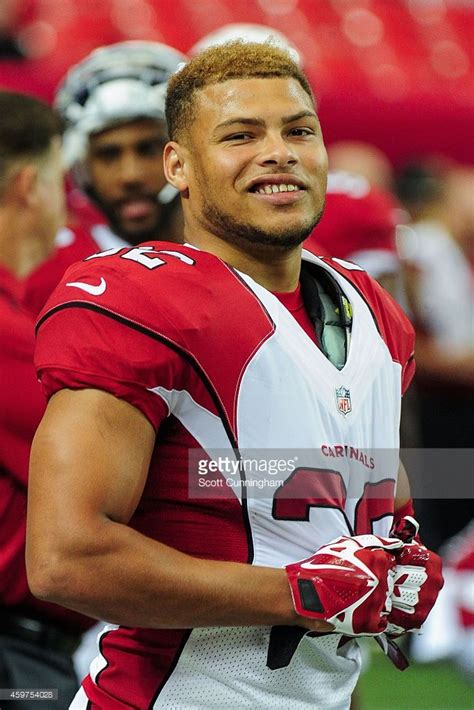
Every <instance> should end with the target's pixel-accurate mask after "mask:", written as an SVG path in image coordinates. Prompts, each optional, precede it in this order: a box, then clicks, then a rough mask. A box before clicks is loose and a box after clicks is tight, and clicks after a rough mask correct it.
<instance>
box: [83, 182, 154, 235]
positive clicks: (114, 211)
mask: <svg viewBox="0 0 474 710" xmlns="http://www.w3.org/2000/svg"><path fill="white" fill-rule="evenodd" d="M87 194H88V196H89V197H90V198H91V200H92V201H93V202H94V204H95V205H96V207H98V208H99V210H100V211H101V212H102V213H103V214H104V216H105V217H106V218H107V222H108V223H109V225H110V228H111V230H112V231H113V232H114V233H115V234H116V235H117V236H119V237H121V239H124V240H125V241H126V242H128V243H129V244H133V245H135V244H140V243H141V242H149V241H153V240H156V239H165V236H163V228H164V226H165V223H166V219H167V216H168V215H167V212H168V210H166V207H167V205H163V206H162V205H160V206H159V209H158V210H157V217H156V220H154V222H153V224H151V225H150V226H148V227H143V228H141V229H140V228H137V229H133V230H132V229H127V228H126V227H125V226H124V225H123V222H122V220H121V219H120V216H119V207H118V203H117V204H115V203H113V204H112V203H110V202H106V201H105V200H102V199H101V197H100V196H99V195H98V194H97V193H96V192H95V191H94V190H93V188H91V187H89V188H88V189H87ZM136 197H140V198H145V199H149V200H150V201H152V202H153V204H155V199H156V198H155V196H154V195H137V196H136ZM156 204H158V202H156Z"/></svg>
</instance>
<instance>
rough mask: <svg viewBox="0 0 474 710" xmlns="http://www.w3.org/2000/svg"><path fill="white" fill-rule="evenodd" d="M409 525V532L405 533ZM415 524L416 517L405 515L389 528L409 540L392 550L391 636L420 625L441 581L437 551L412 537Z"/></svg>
mask: <svg viewBox="0 0 474 710" xmlns="http://www.w3.org/2000/svg"><path fill="white" fill-rule="evenodd" d="M410 526H411V528H412V532H413V534H412V535H409V534H407V531H408V530H409V529H410ZM418 528H419V525H418V523H417V522H416V520H415V519H414V518H412V517H411V516H407V517H405V518H402V520H401V521H399V522H398V523H397V526H396V527H394V529H393V530H392V534H393V535H395V536H396V537H398V536H400V537H403V538H404V539H405V540H408V542H405V544H404V545H403V547H402V548H401V549H399V550H397V551H396V552H395V556H396V560H397V564H396V567H395V578H394V588H393V593H392V610H391V612H390V614H389V617H388V626H387V633H389V634H391V635H394V636H399V635H400V634H403V633H405V632H407V631H416V630H417V629H419V628H420V626H421V625H422V624H423V622H424V621H425V620H426V617H427V616H428V614H429V613H430V611H431V609H432V608H433V605H434V603H435V601H436V598H437V596H438V594H439V592H440V590H441V589H442V587H443V584H444V580H443V576H442V574H441V567H442V564H441V558H440V557H439V555H437V554H436V552H433V551H432V550H428V548H426V547H425V546H424V545H422V544H421V542H419V541H416V540H414V539H413V538H415V537H416V535H417V533H418ZM404 533H405V534H404ZM411 540H413V542H412V541H411Z"/></svg>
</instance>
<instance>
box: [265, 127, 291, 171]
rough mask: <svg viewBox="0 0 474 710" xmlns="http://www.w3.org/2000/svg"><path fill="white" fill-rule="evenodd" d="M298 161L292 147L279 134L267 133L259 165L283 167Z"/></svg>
mask: <svg viewBox="0 0 474 710" xmlns="http://www.w3.org/2000/svg"><path fill="white" fill-rule="evenodd" d="M297 160H298V158H297V155H296V152H295V151H294V149H293V147H292V146H291V145H290V144H289V143H288V141H287V140H285V137H284V136H283V135H282V134H281V133H280V132H279V131H274V132H271V133H268V134H267V136H266V137H265V141H264V144H263V149H262V152H261V153H260V161H259V162H260V164H261V165H276V166H278V167H285V166H287V165H293V164H294V163H296V162H297Z"/></svg>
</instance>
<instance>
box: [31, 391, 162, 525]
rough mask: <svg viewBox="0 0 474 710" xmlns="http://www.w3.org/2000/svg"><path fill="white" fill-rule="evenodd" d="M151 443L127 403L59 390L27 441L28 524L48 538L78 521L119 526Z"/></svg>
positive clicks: (146, 425)
mask: <svg viewBox="0 0 474 710" xmlns="http://www.w3.org/2000/svg"><path fill="white" fill-rule="evenodd" d="M154 440H155V431H154V429H153V427H152V425H151V424H150V422H149V421H148V419H147V418H146V417H145V416H144V415H143V414H142V413H141V412H140V411H139V410H138V409H136V408H135V407H133V406H132V405H130V404H129V403H128V402H126V401H124V400H121V399H118V398H116V397H114V396H113V395H111V394H109V393H107V392H103V391H99V390H93V389H85V390H76V391H73V390H60V391H59V392H58V393H57V394H55V395H54V396H53V397H52V398H51V400H50V402H49V404H48V408H47V410H46V414H45V416H44V418H43V420H42V422H41V424H40V427H39V429H38V431H37V433H36V436H35V440H34V443H33V448H32V453H31V462H30V481H29V498H30V501H29V518H30V521H29V524H30V525H31V526H32V527H33V529H34V528H35V526H37V527H38V534H41V533H42V532H43V534H44V533H46V532H47V531H49V532H50V533H52V534H53V535H54V531H55V530H56V532H59V531H61V530H64V531H65V530H66V529H67V528H69V529H71V528H74V526H75V523H76V522H79V521H82V525H83V524H84V521H85V520H88V521H89V522H90V523H91V524H92V525H93V523H94V520H99V519H100V518H101V519H104V518H105V519H107V518H108V519H109V520H113V521H116V522H121V523H127V522H128V520H129V519H130V517H131V516H132V514H133V512H134V510H135V508H136V506H137V504H138V501H139V500H140V496H141V494H142V491H143V487H144V484H145V481H146V476H147V472H148V468H149V464H150V458H151V454H152V451H153V445H154Z"/></svg>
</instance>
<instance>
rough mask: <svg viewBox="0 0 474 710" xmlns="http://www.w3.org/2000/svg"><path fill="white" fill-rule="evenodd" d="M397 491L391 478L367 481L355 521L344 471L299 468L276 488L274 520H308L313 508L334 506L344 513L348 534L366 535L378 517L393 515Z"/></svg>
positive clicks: (356, 511)
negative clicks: (347, 509)
mask: <svg viewBox="0 0 474 710" xmlns="http://www.w3.org/2000/svg"><path fill="white" fill-rule="evenodd" d="M394 492H395V481H394V480H393V479H391V478H387V479H384V480H382V481H377V482H376V483H366V484H365V486H364V492H363V494H362V496H361V497H360V499H359V500H358V501H357V504H356V507H355V511H354V524H353V525H352V524H351V522H350V521H349V519H348V517H347V514H346V512H345V504H346V500H347V493H346V487H345V485H344V480H343V478H342V476H341V474H340V473H339V472H338V471H333V470H331V469H314V468H297V469H295V471H293V473H292V474H291V476H289V478H287V480H286V481H285V482H284V483H283V484H282V485H281V486H280V487H279V488H278V489H277V491H276V492H275V495H274V497H273V507H272V516H273V518H274V519H275V520H295V521H304V520H306V521H309V516H310V511H311V508H333V509H335V510H339V511H340V512H341V514H342V515H343V517H344V520H345V522H346V525H347V531H348V532H347V534H348V535H364V534H367V533H372V532H373V530H372V526H373V523H374V522H375V521H376V520H380V519H381V518H385V517H387V516H389V515H392V513H393V497H394Z"/></svg>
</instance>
